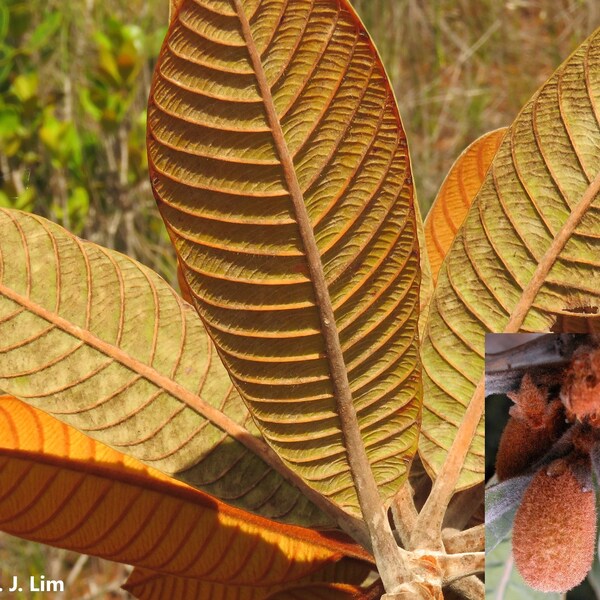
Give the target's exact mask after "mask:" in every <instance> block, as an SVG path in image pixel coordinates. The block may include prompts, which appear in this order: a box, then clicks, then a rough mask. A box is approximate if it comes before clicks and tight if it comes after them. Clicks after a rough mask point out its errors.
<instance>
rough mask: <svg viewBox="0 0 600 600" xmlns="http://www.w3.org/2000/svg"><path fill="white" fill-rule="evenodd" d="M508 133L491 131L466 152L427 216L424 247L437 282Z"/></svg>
mask: <svg viewBox="0 0 600 600" xmlns="http://www.w3.org/2000/svg"><path fill="white" fill-rule="evenodd" d="M506 131H507V128H506V127H503V128H501V129H496V130H494V131H490V132H488V133H486V134H484V135H482V136H481V137H479V138H477V139H476V140H475V141H474V142H472V143H471V144H469V145H468V146H467V148H465V150H463V152H462V153H461V154H460V156H459V157H458V158H457V159H456V160H455V161H454V163H453V165H452V166H451V167H450V170H449V171H448V175H446V178H445V179H444V181H443V183H442V185H441V187H440V190H439V192H438V194H437V196H436V198H435V200H434V202H433V205H432V206H431V209H430V210H429V212H428V213H427V217H426V219H425V239H426V246H424V247H426V248H427V254H428V255H429V264H430V265H431V274H432V277H433V279H434V281H435V280H437V274H438V272H439V270H440V266H441V264H442V261H443V260H444V258H445V257H446V254H447V253H448V250H449V249H450V246H451V245H452V242H453V241H454V238H455V236H456V233H457V231H458V230H459V229H460V226H461V225H462V223H463V221H464V219H465V217H466V216H467V212H468V209H469V206H471V203H472V202H473V199H474V198H475V195H476V194H477V192H478V191H479V188H480V187H481V184H482V183H483V180H484V177H485V174H486V173H487V171H488V169H489V166H490V164H491V163H492V159H493V158H494V156H495V154H496V151H497V150H498V147H499V146H500V142H501V141H502V138H503V137H504V134H505V133H506Z"/></svg>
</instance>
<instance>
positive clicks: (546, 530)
mask: <svg viewBox="0 0 600 600" xmlns="http://www.w3.org/2000/svg"><path fill="white" fill-rule="evenodd" d="M563 464H564V463H561V467H562V466H563ZM564 466H565V468H559V469H551V468H548V469H543V470H541V471H540V472H539V473H538V474H537V475H536V476H535V478H534V479H533V481H532V482H531V484H530V486H529V487H528V488H527V490H526V492H525V495H524V497H523V501H522V503H521V506H520V507H519V509H518V511H517V515H516V517H515V523H514V529H513V552H514V557H515V564H516V566H517V569H518V570H519V572H520V573H521V576H522V577H523V579H524V580H525V582H526V583H527V584H528V585H529V586H531V587H532V588H534V589H536V590H539V591H541V592H561V593H562V592H566V591H567V590H570V589H571V588H573V587H575V586H576V585H577V584H579V583H580V582H581V581H583V579H584V578H585V576H586V575H587V573H588V571H589V570H590V567H591V565H592V561H593V558H594V551H595V548H596V506H595V501H596V495H595V493H594V492H593V491H589V490H588V491H584V490H583V489H582V487H581V484H580V482H579V481H578V480H577V478H576V477H575V475H574V474H573V471H572V470H571V467H570V465H568V464H565V465H564ZM549 473H550V474H549Z"/></svg>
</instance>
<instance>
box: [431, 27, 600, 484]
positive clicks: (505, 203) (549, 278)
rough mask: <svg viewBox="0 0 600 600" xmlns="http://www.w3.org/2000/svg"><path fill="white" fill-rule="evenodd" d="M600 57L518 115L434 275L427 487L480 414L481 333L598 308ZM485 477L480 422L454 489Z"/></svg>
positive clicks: (541, 326) (581, 52)
mask: <svg viewBox="0 0 600 600" xmlns="http://www.w3.org/2000/svg"><path fill="white" fill-rule="evenodd" d="M599 54H600V43H599V40H598V34H597V33H596V34H594V35H592V36H591V37H590V38H589V39H588V40H587V41H586V42H584V44H582V46H581V47H580V48H579V49H578V50H577V51H576V52H575V53H574V54H573V55H572V56H571V57H570V58H569V59H568V60H567V61H566V62H565V63H564V64H563V65H562V66H561V67H559V69H558V70H557V72H556V73H555V74H554V75H553V76H552V77H551V78H550V79H549V80H548V82H547V83H546V84H545V85H544V86H542V88H540V90H539V91H538V93H537V94H536V95H535V96H534V97H533V99H532V100H531V101H530V102H529V103H528V104H527V105H526V106H525V108H524V109H523V111H522V112H521V114H520V115H519V117H518V118H517V119H516V121H515V123H514V124H513V126H512V127H511V129H510V133H508V134H507V135H506V137H505V139H504V141H503V142H502V144H501V146H500V148H499V150H498V152H497V154H496V156H495V158H494V161H493V163H492V167H491V168H490V171H489V172H488V175H487V176H486V179H485V182H484V184H483V185H482V187H481V189H480V191H479V193H478V196H477V198H476V200H475V202H474V203H473V205H472V207H471V209H470V211H469V214H468V216H467V219H466V221H465V223H464V225H463V228H462V229H461V231H460V232H459V234H458V237H457V240H456V242H455V243H454V245H453V247H452V250H451V251H450V253H449V255H448V257H447V259H446V262H445V264H444V266H443V267H442V270H441V271H440V276H439V281H438V287H437V290H436V294H435V297H434V301H433V304H432V310H431V312H430V317H429V322H428V331H429V334H428V335H427V336H426V338H425V342H424V345H423V348H422V360H423V367H424V378H423V380H424V388H425V394H426V398H427V402H426V403H425V407H424V416H423V433H424V436H423V437H422V444H421V448H420V451H421V454H422V457H423V459H424V462H425V463H426V465H427V468H428V470H429V472H430V473H431V474H432V475H433V476H434V477H435V475H436V473H438V472H439V470H440V469H441V465H442V463H443V461H444V457H445V456H446V454H447V451H448V448H449V447H450V444H451V440H452V439H453V438H454V436H455V435H456V431H457V429H458V428H459V426H460V423H461V419H462V417H463V415H464V414H466V410H465V407H466V406H469V415H470V418H472V419H474V420H480V417H481V415H482V413H483V393H482V392H483V388H482V385H481V382H482V373H483V357H484V334H485V332H486V331H487V332H513V333H514V332H516V331H523V332H542V331H549V330H550V329H551V328H552V326H553V324H554V323H555V321H556V320H557V318H558V317H559V316H560V315H567V316H569V315H574V314H577V313H578V311H579V310H580V309H582V308H584V307H590V308H591V310H596V309H597V308H598V304H599V300H598V298H599V296H600V280H599V274H600V270H599V269H598V267H597V265H596V263H597V261H595V260H594V256H595V252H594V249H597V248H598V238H597V235H596V234H595V233H594V231H595V230H596V224H597V211H598V209H597V206H598V187H599V186H600V177H599V176H598V175H597V173H598V171H600V168H599V166H600V155H599V153H598V151H597V148H598V146H594V144H593V143H591V142H590V140H598V139H600V126H599V124H598V123H599V120H598V114H599V113H598V110H597V96H598V93H597V87H598V82H597V77H596V75H595V74H596V73H597V68H596V66H595V65H597V63H598V60H599ZM578 120H579V121H580V123H579V124H577V125H575V127H572V123H575V122H577V121H578ZM570 127H571V128H570ZM581 127H585V128H587V129H586V131H587V132H588V133H587V136H584V137H585V139H581V137H580V136H579V137H578V136H576V130H578V129H580V128H581ZM594 148H595V150H594ZM594 151H595V152H596V154H594ZM594 161H596V162H595V163H594ZM561 165H562V167H561ZM594 168H596V169H597V170H596V171H595V173H596V175H594V177H591V178H590V173H592V171H593V169H594ZM596 254H597V251H596ZM594 307H595V308H594ZM474 390H478V392H477V395H476V396H475V395H474ZM472 397H473V398H474V399H475V398H476V400H474V401H473V402H472V403H471V398H472ZM470 403H471V404H470ZM482 478H483V424H482V422H480V424H479V427H478V430H477V434H476V435H475V436H474V439H473V442H472V446H471V450H470V452H469V454H468V455H467V458H466V461H465V465H464V469H463V471H462V475H461V478H460V481H459V485H458V487H459V489H461V488H465V487H469V486H471V485H474V484H476V483H477V482H479V481H481V480H482Z"/></svg>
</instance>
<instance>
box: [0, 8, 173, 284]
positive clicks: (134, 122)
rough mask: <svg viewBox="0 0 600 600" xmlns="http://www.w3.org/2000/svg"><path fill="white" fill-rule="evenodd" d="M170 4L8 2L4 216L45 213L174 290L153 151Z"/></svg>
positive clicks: (0, 27) (1, 24) (0, 112)
mask: <svg viewBox="0 0 600 600" xmlns="http://www.w3.org/2000/svg"><path fill="white" fill-rule="evenodd" d="M161 4H162V5H163V6H162V7H161V9H160V10H159V3H158V2H140V1H136V0H132V1H131V2H129V3H125V2H123V1H122V0H112V1H109V2H102V3H100V2H95V1H94V0H82V1H75V0H67V1H58V0H56V1H54V2H53V1H52V0H50V1H49V2H41V1H40V0H27V1H24V0H0V171H1V174H2V178H1V180H0V206H7V207H13V208H19V209H23V210H28V211H33V212H37V213H38V214H41V215H43V216H46V217H48V218H50V219H52V220H55V221H57V222H59V223H61V224H62V225H63V226H64V227H66V228H67V229H69V230H70V231H72V232H74V233H76V234H77V235H81V236H82V237H85V238H87V239H90V240H92V241H95V242H98V243H100V244H102V245H104V246H108V247H110V248H116V249H118V250H121V251H123V252H126V253H127V254H129V255H130V256H133V257H135V258H138V259H139V260H142V262H145V263H146V264H148V265H150V266H151V267H153V268H154V269H156V270H158V271H159V272H161V273H162V274H163V275H164V276H166V277H167V278H168V279H171V280H172V279H173V277H174V273H173V269H174V268H173V264H174V262H173V260H172V258H171V254H170V247H169V241H168V236H167V235H166V233H165V230H164V227H163V226H162V223H161V222H160V220H159V218H158V216H157V214H156V210H155V208H154V201H153V199H152V194H151V191H150V187H149V184H148V176H147V169H148V166H147V158H146V150H145V127H146V99H147V94H148V88H149V84H150V79H151V73H152V69H153V66H154V62H155V60H156V57H157V55H158V52H159V50H160V45H161V43H162V39H163V37H164V34H165V31H166V23H167V11H168V5H166V3H161Z"/></svg>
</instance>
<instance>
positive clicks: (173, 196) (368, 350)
mask: <svg viewBox="0 0 600 600" xmlns="http://www.w3.org/2000/svg"><path fill="white" fill-rule="evenodd" d="M236 6H237V7H238V10H239V11H240V12H239V13H238V18H237V19H236V16H235V11H233V12H232V13H229V14H228V15H227V16H225V15H223V14H221V12H220V11H219V10H217V8H216V5H212V9H213V10H212V12H211V10H210V7H208V6H205V7H204V8H203V9H202V10H201V11H199V10H198V9H197V7H196V6H195V5H194V4H193V3H191V2H188V3H184V4H183V5H182V7H181V11H180V16H179V21H176V22H174V23H173V24H172V27H171V30H170V35H169V36H168V38H167V42H166V44H165V46H164V48H163V53H162V55H161V58H160V59H159V64H158V66H157V70H156V72H155V79H154V84H153V90H152V94H151V100H150V108H149V132H150V135H149V145H148V149H149V157H150V159H149V160H150V165H151V171H152V181H153V188H154V193H155V197H156V198H157V201H158V204H159V208H160V210H161V213H162V215H163V217H164V219H165V221H166V222H167V226H168V228H169V230H170V232H171V234H172V239H173V240H174V243H175V246H176V248H177V250H178V253H179V257H180V260H181V262H182V266H183V268H184V271H185V276H186V279H187V283H188V284H189V286H190V288H191V290H192V292H193V294H194V296H195V305H196V307H197V308H198V310H199V312H200V314H201V315H202V317H203V319H204V321H205V322H206V323H207V326H208V328H209V330H210V331H211V336H212V337H213V339H214V340H215V342H216V345H217V347H218V349H219V353H220V356H221V358H222V359H223V361H224V363H225V364H226V366H227V367H228V369H229V372H230V374H231V376H232V378H233V380H234V382H235V384H236V386H237V387H238V389H239V390H241V393H242V395H243V396H244V398H245V399H246V401H247V402H248V404H249V406H250V410H251V411H252V413H253V416H254V417H255V419H256V420H257V423H258V425H259V427H260V428H261V431H262V432H263V434H264V435H265V437H266V438H267V439H268V441H269V443H271V444H272V445H273V447H274V448H276V450H277V452H278V453H279V454H280V456H282V458H283V459H284V461H286V464H288V465H290V467H291V468H293V469H295V470H296V471H297V472H299V473H300V474H301V475H302V476H303V477H304V478H305V480H306V481H307V482H308V483H309V485H311V486H313V487H314V488H315V489H317V490H318V491H320V492H321V493H323V494H325V495H328V496H329V497H331V498H334V499H335V501H336V502H338V503H339V504H340V505H341V506H343V507H344V509H345V510H347V511H349V512H351V513H352V514H359V510H358V503H357V498H356V494H355V490H354V483H353V481H352V478H351V475H350V469H349V467H348V464H347V460H346V454H347V450H348V447H350V446H351V445H352V446H353V447H354V446H360V445H362V443H363V442H361V441H360V440H359V441H358V443H356V444H348V445H347V446H348V447H345V446H344V443H343V441H342V436H341V431H342V430H344V431H345V435H349V432H350V431H352V430H353V429H355V428H354V427H348V426H343V425H342V424H341V422H340V417H339V416H338V415H340V414H341V415H342V417H341V418H342V419H343V418H344V414H345V413H344V410H345V409H343V408H340V406H350V404H351V403H350V402H349V401H342V402H341V404H340V406H337V405H336V402H335V400H336V399H339V398H341V397H345V398H346V400H348V396H349V395H350V394H348V392H349V391H350V393H351V394H352V395H353V396H354V404H355V405H356V411H357V413H358V420H359V427H360V429H361V430H362V436H363V440H364V441H366V442H367V446H368V447H367V452H368V454H369V456H370V460H371V465H372V467H374V471H375V477H376V479H377V481H378V483H379V486H380V489H381V491H382V493H383V495H384V496H385V497H386V499H387V498H390V497H391V496H392V495H393V493H394V492H395V490H396V489H397V487H398V485H399V484H400V483H401V482H402V481H403V480H404V478H405V477H406V468H407V465H408V463H409V462H410V460H411V458H412V455H413V453H414V448H415V443H416V435H417V430H418V412H419V384H418V379H419V375H418V365H417V357H416V352H415V343H416V335H415V330H416V319H417V306H416V305H417V302H418V293H417V288H418V272H419V267H418V260H417V257H418V253H417V251H416V244H417V242H416V224H415V216H414V209H413V207H412V179H411V177H410V167H409V161H408V154H407V149H406V141H405V137H404V132H403V131H402V127H401V124H400V120H399V116H398V114H397V109H396V108H395V106H394V103H393V94H392V92H391V89H390V86H389V83H388V82H387V79H386V77H385V72H384V70H383V67H382V66H381V63H380V61H379V59H378V57H377V55H376V52H375V50H374V48H373V47H372V46H371V45H370V42H369V40H368V37H367V36H366V35H365V34H364V31H363V30H362V26H361V25H360V23H359V22H358V20H357V18H356V16H355V14H354V13H353V11H352V10H351V8H350V7H349V5H348V4H347V3H346V2H342V3H336V2H323V3H320V4H319V5H318V6H316V7H314V10H313V11H312V13H311V4H310V3H304V2H300V3H295V4H294V5H290V4H287V5H286V4H285V3H284V2H279V1H276V2H262V3H261V2H257V3H246V4H242V3H241V2H240V3H236ZM244 10H246V11H247V14H245V13H244ZM284 21H285V26H281V27H279V26H278V25H279V24H280V23H283V22H284ZM208 23H210V25H211V27H213V29H212V30H211V36H212V39H213V40H215V39H217V38H218V39H219V40H220V43H221V44H222V46H220V47H219V48H216V47H215V46H213V45H212V43H209V42H199V41H198V39H199V38H196V39H195V42H194V44H192V42H191V41H190V39H189V37H187V38H185V40H184V34H183V33H182V28H184V27H186V28H188V29H189V28H192V29H195V31H196V33H197V34H199V35H203V33H202V32H204V29H205V27H208V25H207V24H208ZM203 37H204V38H205V39H206V35H204V36H203ZM246 42H248V48H250V50H249V51H247V52H246V53H244V46H245V45H246ZM295 48H297V50H298V52H297V53H295V51H294V49H295ZM325 48H327V49H328V52H330V53H331V54H329V55H326V56H329V58H327V57H326V58H324V59H323V60H321V57H322V56H323V53H324V50H325ZM209 54H210V60H209ZM192 56H193V57H194V58H192ZM332 56H333V57H337V56H339V57H340V60H339V63H338V61H337V60H336V59H334V58H332ZM182 57H185V58H182ZM199 57H202V59H201V60H200V58H199ZM200 63H201V64H200ZM362 63H365V64H366V65H368V66H367V67H365V66H364V64H362ZM307 65H308V66H307ZM332 81H333V86H332V85H331V84H332ZM326 82H329V85H326ZM367 83H369V85H367ZM177 86H179V87H178V88H177ZM194 98H196V99H200V98H202V99H203V101H202V105H200V104H199V103H198V102H197V101H194ZM192 106H193V117H192V115H191V114H190V112H189V111H190V110H192ZM363 107H364V108H363ZM367 107H368V108H367ZM192 121H193V123H192ZM184 123H186V125H185V126H184ZM340 123H343V125H340ZM193 124H195V125H196V128H194V127H192V126H191V125H193ZM359 130H360V131H363V132H364V134H363V135H362V136H361V135H359ZM242 134H243V135H242ZM207 140H210V144H211V147H212V148H213V150H212V152H211V151H209V145H208V142H207ZM200 157H201V158H202V160H199V159H200ZM217 173H218V174H217ZM249 200H251V202H249ZM367 208H368V209H369V210H368V211H367ZM209 224H210V229H209ZM350 234H352V235H350ZM241 290H243V291H241ZM248 315H251V316H250V317H249V316H248ZM334 324H335V327H334V326H333V325H334ZM336 338H337V339H336ZM401 361H402V362H403V364H402V366H400V365H399V363H400V362H401ZM282 365H283V366H282ZM346 372H348V375H349V379H348V381H345V380H344V379H345V377H346ZM378 375H380V377H379V378H378V377H377V376H378ZM338 384H339V385H338ZM342 390H343V393H342ZM300 400H303V402H302V403H301V402H300ZM350 408H351V407H350ZM348 412H349V413H350V414H351V413H352V410H349V411H348ZM301 445H302V447H301Z"/></svg>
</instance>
